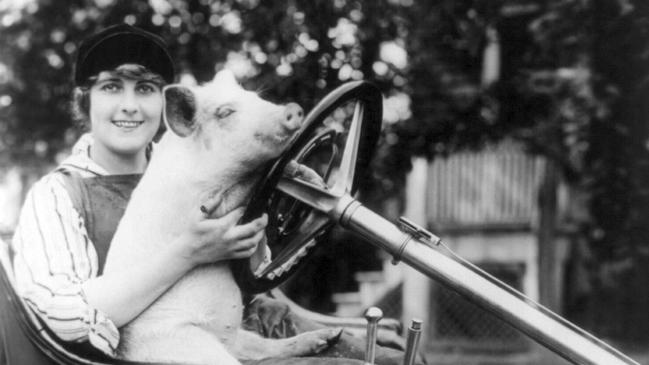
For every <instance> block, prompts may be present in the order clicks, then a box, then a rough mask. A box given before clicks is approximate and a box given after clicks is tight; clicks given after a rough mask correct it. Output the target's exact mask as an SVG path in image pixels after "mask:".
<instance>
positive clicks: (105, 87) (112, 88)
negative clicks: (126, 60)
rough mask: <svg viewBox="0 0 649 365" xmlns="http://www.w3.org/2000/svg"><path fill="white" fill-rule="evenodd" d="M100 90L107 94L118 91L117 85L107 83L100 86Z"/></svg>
mask: <svg viewBox="0 0 649 365" xmlns="http://www.w3.org/2000/svg"><path fill="white" fill-rule="evenodd" d="M101 90H103V91H108V92H114V91H118V90H119V85H118V84H116V83H107V84H103V85H102V86H101Z"/></svg>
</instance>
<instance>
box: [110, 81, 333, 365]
mask: <svg viewBox="0 0 649 365" xmlns="http://www.w3.org/2000/svg"><path fill="white" fill-rule="evenodd" d="M164 93H165V122H166V123H167V127H168V129H169V130H168V131H167V132H166V133H165V134H164V136H163V137H162V139H161V140H160V142H159V143H158V145H157V146H156V148H155V151H154V153H153V155H152V158H151V160H150V161H149V165H148V167H147V170H146V172H145V173H144V176H142V179H141V180H140V183H139V184H138V186H137V187H136V189H135V190H134V191H133V194H132V197H131V200H130V202H129V204H128V206H127V208H126V211H125V213H124V216H123V218H122V220H121V221H120V223H119V225H118V228H117V231H116V233H115V236H114V238H113V241H112V243H111V248H110V251H109V253H108V257H107V260H106V266H105V269H104V271H105V272H106V273H110V272H111V271H113V272H115V271H119V270H126V269H128V268H129V267H132V265H138V261H139V260H141V258H143V257H154V256H155V252H156V250H157V249H158V248H159V247H161V246H162V245H166V244H169V243H170V241H171V238H172V237H174V236H176V235H178V233H179V232H181V231H183V230H185V229H187V227H188V224H189V220H188V219H187V217H188V216H189V214H200V212H199V207H200V206H201V205H202V204H203V203H204V202H205V201H208V200H210V199H212V200H213V199H214V197H215V196H221V197H222V201H221V204H220V205H219V206H218V209H217V211H216V212H215V216H221V215H223V214H225V213H227V212H230V211H232V210H233V209H235V208H237V207H239V206H242V205H244V204H245V203H246V202H247V199H248V198H249V195H250V191H251V188H252V186H253V185H254V183H255V182H256V181H257V180H258V179H259V177H260V176H259V170H260V166H261V165H262V164H264V163H266V162H268V161H269V160H270V159H272V158H275V157H277V156H279V155H280V154H281V153H282V151H283V150H284V148H285V147H286V146H287V145H288V143H289V142H290V140H291V139H292V138H293V137H294V135H295V134H296V132H297V131H298V129H299V128H300V127H301V124H302V120H303V118H302V109H301V108H300V107H299V106H298V105H297V104H288V105H286V106H280V105H276V104H273V103H270V102H267V101H265V100H263V99H261V98H260V97H259V96H258V95H257V94H256V93H254V92H250V91H246V90H244V89H243V88H242V87H241V86H240V85H239V84H238V83H237V82H236V80H235V78H234V75H233V74H232V73H231V72H229V71H221V72H219V73H218V74H217V75H216V76H215V78H214V80H212V81H211V82H209V83H207V84H205V85H203V86H198V87H192V88H187V87H184V86H181V85H170V86H168V87H167V88H165V91H164ZM153 274H155V273H153ZM242 310H243V303H242V300H241V292H240V289H239V287H238V286H237V285H236V283H235V281H234V278H233V276H232V273H231V272H230V268H229V265H228V263H227V262H218V263H214V264H209V265H203V266H199V267H197V268H195V269H193V270H192V271H190V272H189V273H188V274H186V275H185V276H184V277H182V278H181V279H180V280H179V281H178V282H177V283H176V284H175V285H173V286H172V287H171V288H170V289H169V290H168V291H166V292H165V293H164V294H163V295H162V296H160V297H159V298H158V299H157V300H156V301H155V302H154V303H153V304H152V305H151V306H150V307H148V308H147V309H146V310H145V311H144V312H143V313H141V314H140V315H139V316H138V317H137V318H135V319H134V320H133V321H132V322H130V323H129V324H127V325H126V326H125V327H123V328H122V329H121V330H120V332H121V340H120V345H119V348H118V353H119V355H120V356H121V357H124V358H127V359H129V360H136V361H167V362H168V361H178V362H182V363H192V364H193V363H196V364H237V363H238V361H237V360H236V359H240V360H242V359H260V358H266V357H279V356H282V357H287V356H304V355H307V354H309V353H314V352H317V351H320V350H322V349H323V348H324V347H326V346H327V345H326V342H327V340H329V339H332V338H334V337H336V335H338V333H339V331H337V330H330V329H326V330H319V331H314V332H308V333H305V334H301V335H298V336H296V337H292V338H288V339H281V340H271V339H263V338H261V337H259V336H258V335H256V334H253V333H250V332H246V331H244V330H242V329H241V326H240V325H241V320H242Z"/></svg>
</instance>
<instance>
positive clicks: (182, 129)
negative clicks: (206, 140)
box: [164, 85, 196, 137]
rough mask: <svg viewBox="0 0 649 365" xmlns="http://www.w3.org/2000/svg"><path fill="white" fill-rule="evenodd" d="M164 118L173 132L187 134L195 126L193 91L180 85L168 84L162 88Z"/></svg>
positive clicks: (181, 135) (194, 98)
mask: <svg viewBox="0 0 649 365" xmlns="http://www.w3.org/2000/svg"><path fill="white" fill-rule="evenodd" d="M164 100H165V107H164V119H165V121H166V122H167V125H168V126H169V129H171V130H172V131H173V132H174V133H175V134H177V135H179V136H180V137H187V136H189V135H190V134H191V133H192V131H193V130H194V129H195V128H196V121H195V116H196V97H195V96H194V93H193V92H192V91H191V90H190V89H188V88H186V87H184V86H181V85H169V86H167V87H165V88H164Z"/></svg>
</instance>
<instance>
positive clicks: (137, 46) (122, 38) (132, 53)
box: [74, 24, 175, 85]
mask: <svg viewBox="0 0 649 365" xmlns="http://www.w3.org/2000/svg"><path fill="white" fill-rule="evenodd" d="M125 63H134V64H139V65H142V66H144V67H146V68H148V69H149V70H151V71H153V72H155V73H157V74H160V76H162V78H163V79H164V80H165V81H166V82H168V83H172V82H173V81H174V77H175V74H174V63H173V60H172V59H171V56H170V55H169V51H168V50H167V44H166V43H165V41H164V40H163V39H162V38H160V37H159V36H157V35H155V34H153V33H149V32H147V31H145V30H142V29H140V28H137V27H134V26H131V25H128V24H117V25H112V26H109V27H107V28H105V29H103V30H101V31H100V32H98V33H96V34H93V35H91V36H90V37H88V38H86V39H85V40H84V41H83V42H81V44H80V45H79V51H78V53H77V61H76V64H75V67H74V83H75V84H76V85H82V84H83V83H85V82H86V81H87V80H88V78H89V77H91V76H94V75H97V74H98V73H100V72H102V71H107V70H112V69H114V68H116V67H118V66H120V65H123V64H125Z"/></svg>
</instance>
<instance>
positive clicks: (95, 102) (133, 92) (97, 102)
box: [89, 71, 162, 155]
mask: <svg viewBox="0 0 649 365" xmlns="http://www.w3.org/2000/svg"><path fill="white" fill-rule="evenodd" d="M161 115H162V92H161V89H160V86H159V85H158V84H157V83H155V82H153V81H151V80H146V79H131V78H126V77H124V76H120V75H117V74H116V73H114V72H109V71H105V72H101V73H100V74H99V75H98V77H97V81H96V82H95V83H94V84H93V85H92V87H91V88H90V110H89V116H90V126H91V127H90V128H91V131H92V134H93V136H94V139H95V142H94V143H95V144H97V143H98V144H100V145H101V146H97V147H99V148H102V149H104V150H106V151H110V152H112V153H115V154H117V155H133V154H137V153H140V152H143V151H144V149H145V147H146V146H147V145H148V144H149V142H151V140H152V139H153V136H154V135H155V134H156V132H157V130H158V127H159V126H160V120H161Z"/></svg>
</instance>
